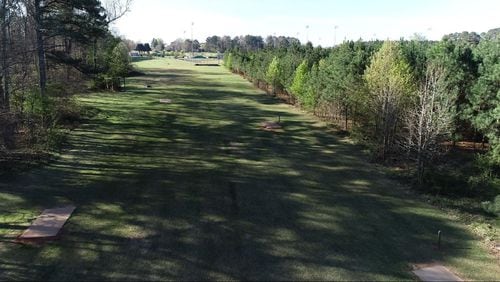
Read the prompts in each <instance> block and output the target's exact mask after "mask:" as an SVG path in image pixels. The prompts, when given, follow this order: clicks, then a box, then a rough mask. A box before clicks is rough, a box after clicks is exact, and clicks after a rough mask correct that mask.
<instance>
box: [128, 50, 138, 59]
mask: <svg viewBox="0 0 500 282" xmlns="http://www.w3.org/2000/svg"><path fill="white" fill-rule="evenodd" d="M129 54H130V57H132V58H137V57H140V56H141V54H139V52H136V51H132V52H130V53H129Z"/></svg>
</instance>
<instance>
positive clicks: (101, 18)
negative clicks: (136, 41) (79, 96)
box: [0, 0, 130, 149]
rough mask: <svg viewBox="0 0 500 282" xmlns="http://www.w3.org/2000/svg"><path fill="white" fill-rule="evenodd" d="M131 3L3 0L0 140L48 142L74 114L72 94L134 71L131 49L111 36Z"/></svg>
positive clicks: (124, 0) (119, 0)
mask: <svg viewBox="0 0 500 282" xmlns="http://www.w3.org/2000/svg"><path fill="white" fill-rule="evenodd" d="M129 5H130V0H114V1H107V2H106V5H104V4H103V3H101V1H99V0H66V1H59V0H0V82H1V87H0V109H1V110H0V127H1V128H0V130H1V134H2V138H1V139H0V147H1V149H5V148H9V147H13V146H14V145H15V144H14V143H15V140H13V138H14V137H15V135H16V132H17V133H19V132H28V133H29V134H28V135H29V138H28V139H29V140H28V141H29V142H28V143H31V142H34V143H38V141H39V139H41V138H42V139H43V136H48V135H49V134H47V133H50V132H48V131H50V128H51V126H52V125H53V124H54V123H56V122H57V121H58V120H60V119H61V117H62V116H63V115H64V114H65V113H66V114H69V112H71V111H72V107H71V105H70V104H71V103H69V100H70V98H69V97H67V94H68V93H69V92H71V91H72V90H74V91H75V92H81V90H82V89H86V88H88V87H87V83H88V82H89V81H93V82H94V85H95V86H98V87H104V85H105V84H108V86H109V85H110V84H113V81H116V79H117V78H119V77H122V76H125V75H126V73H128V71H129V64H128V49H127V46H126V45H125V44H124V43H123V42H122V41H121V40H120V39H119V38H117V37H116V36H114V35H113V34H112V33H111V32H110V31H109V28H108V27H109V24H110V23H111V22H113V21H115V20H116V19H118V18H120V17H121V16H123V15H124V14H125V13H126V12H127V11H128V7H129Z"/></svg>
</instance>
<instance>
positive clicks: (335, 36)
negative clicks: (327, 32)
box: [333, 25, 339, 47]
mask: <svg viewBox="0 0 500 282" xmlns="http://www.w3.org/2000/svg"><path fill="white" fill-rule="evenodd" d="M337 28H339V26H338V25H336V26H335V27H334V28H333V29H334V31H333V46H334V47H335V45H337Z"/></svg>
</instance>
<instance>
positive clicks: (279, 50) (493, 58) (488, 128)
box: [224, 29, 500, 184]
mask: <svg viewBox="0 0 500 282" xmlns="http://www.w3.org/2000/svg"><path fill="white" fill-rule="evenodd" d="M271 39H272V37H271ZM271 39H270V40H266V41H267V42H266V44H264V46H262V47H261V48H258V49H251V48H246V46H243V45H236V46H233V47H232V48H231V49H229V50H228V51H226V53H225V58H224V62H225V66H226V67H228V68H229V69H230V70H232V71H233V72H236V73H239V74H241V75H244V76H245V77H246V78H247V79H249V80H250V81H252V82H253V83H254V84H255V85H257V86H258V87H261V88H263V89H266V90H268V91H269V92H271V93H273V94H275V95H278V96H280V97H282V98H285V99H286V100H287V101H289V102H290V103H293V104H297V105H299V106H300V107H302V108H304V109H306V110H309V111H311V112H312V113H314V114H315V115H317V116H320V117H322V118H326V119H329V120H332V121H335V122H336V123H337V124H339V125H340V126H342V127H343V128H344V129H345V130H349V131H351V132H352V134H353V135H354V136H355V137H357V139H358V140H360V141H361V142H363V143H364V144H366V145H367V146H368V147H369V148H370V150H371V152H372V153H373V156H374V158H375V159H377V160H380V161H382V162H387V161H391V160H403V159H404V160H409V161H411V162H412V163H415V174H416V179H418V181H419V183H421V184H422V183H423V181H424V173H425V171H426V168H427V167H428V166H430V165H431V164H432V163H433V162H434V161H435V160H437V159H438V158H439V157H440V156H442V155H443V154H444V153H445V152H446V149H447V148H449V146H445V144H447V143H451V144H454V142H456V141H461V140H468V141H474V142H482V143H483V144H485V146H487V147H489V150H488V153H487V154H485V155H481V156H480V157H479V158H480V159H481V162H482V163H483V164H484V167H483V169H484V171H487V174H488V175H489V176H490V177H491V176H495V175H496V176H497V175H498V172H499V167H500V114H499V113H500V32H499V29H496V30H491V31H489V32H488V33H483V34H481V35H479V34H476V33H467V32H464V33H456V34H451V35H448V36H445V37H444V38H443V39H442V40H441V41H437V42H434V41H428V40H425V39H423V38H415V39H414V40H400V41H385V42H381V41H361V40H359V41H346V42H344V43H342V44H340V45H339V46H336V47H335V48H329V49H324V48H321V47H316V48H315V47H313V46H312V44H310V43H308V44H306V45H300V43H299V42H296V41H291V42H287V43H286V44H281V45H280V44H275V41H273V40H271Z"/></svg>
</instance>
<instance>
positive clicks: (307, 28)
mask: <svg viewBox="0 0 500 282" xmlns="http://www.w3.org/2000/svg"><path fill="white" fill-rule="evenodd" d="M308 42H309V25H306V44H307V43H308Z"/></svg>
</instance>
